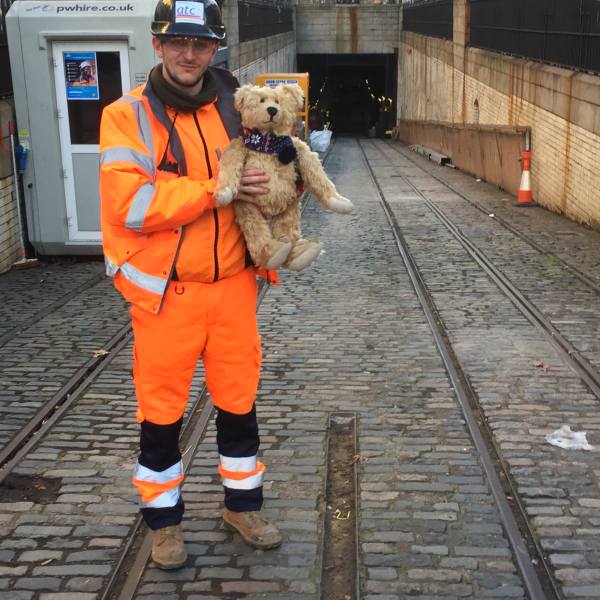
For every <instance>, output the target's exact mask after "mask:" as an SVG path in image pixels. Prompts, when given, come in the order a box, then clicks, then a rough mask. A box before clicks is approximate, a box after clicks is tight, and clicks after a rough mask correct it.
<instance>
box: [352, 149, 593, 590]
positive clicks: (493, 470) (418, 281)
mask: <svg viewBox="0 0 600 600" xmlns="http://www.w3.org/2000/svg"><path fill="white" fill-rule="evenodd" d="M358 144H359V147H360V150H361V152H362V155H363V160H364V162H365V165H366V166H367V170H368V172H369V174H370V176H371V179H372V182H373V184H374V185H375V187H376V189H377V191H378V195H379V201H380V203H381V206H382V209H383V211H384V213H385V215H386V218H387V220H388V223H389V224H390V227H391V230H392V233H393V235H394V238H395V241H396V245H397V247H398V251H399V253H400V256H401V257H402V260H403V262H404V264H405V266H406V269H407V271H408V274H409V277H410V280H411V283H412V285H413V288H414V290H415V293H416V295H417V297H418V299H419V302H420V304H421V307H422V309H423V312H424V314H425V316H426V319H427V322H428V324H429V327H430V329H431V332H432V334H433V337H434V340H435V344H436V346H437V349H438V352H439V354H440V356H441V358H442V360H443V363H444V366H445V368H446V371H447V374H448V377H449V379H450V381H451V383H452V387H453V389H454V391H455V394H456V397H457V399H458V402H459V404H460V407H461V411H462V413H463V416H464V419H465V422H466V425H467V428H468V431H469V434H470V435H471V438H472V440H473V443H474V445H475V447H476V449H477V452H478V453H479V457H480V460H481V464H482V467H483V469H484V472H485V474H486V477H487V479H488V483H489V486H490V490H491V493H492V496H493V498H494V502H495V503H496V506H497V509H498V512H499V515H500V519H501V521H502V524H503V527H504V529H505V532H506V535H507V537H508V540H509V543H510V546H511V548H512V552H513V557H514V560H515V563H516V565H517V568H518V570H519V574H520V576H521V579H522V581H523V584H524V587H525V589H526V591H527V594H528V596H529V598H530V599H531V600H558V599H560V598H562V597H563V596H562V594H561V592H560V586H559V585H558V582H557V581H556V579H555V577H554V574H553V571H552V567H551V565H550V564H549V562H548V561H547V559H546V557H545V555H544V552H543V550H542V548H541V547H540V546H539V544H538V543H537V541H536V538H535V535H534V533H533V527H532V526H531V524H530V522H529V517H528V515H527V513H526V511H525V508H524V507H523V505H522V503H521V502H520V500H519V496H518V493H517V488H516V485H515V484H514V482H513V481H512V478H511V476H510V471H509V469H508V467H507V465H506V463H505V462H504V460H503V459H502V455H501V452H500V450H499V449H498V447H497V445H496V443H495V441H494V435H493V432H492V431H491V429H490V428H489V425H488V424H487V421H486V418H485V415H484V411H483V409H482V407H481V406H480V404H479V401H478V398H477V395H476V394H475V392H474V391H473V389H472V388H471V386H470V384H469V382H468V378H467V377H466V375H465V373H464V371H463V369H462V367H461V364H460V362H459V360H458V358H457V356H456V354H455V352H454V350H453V347H452V344H451V342H450V337H449V333H448V331H447V330H446V328H445V326H444V324H443V321H442V319H441V317H440V315H439V312H438V310H437V307H436V304H435V301H434V299H433V297H432V295H431V294H430V292H429V290H428V288H427V284H426V283H425V280H424V279H423V277H422V275H421V273H420V271H419V268H418V266H417V263H416V261H415V258H414V256H413V254H412V253H411V250H410V247H409V244H408V242H407V241H406V239H405V237H404V235H403V233H402V229H401V227H400V226H399V224H398V222H397V220H396V218H395V216H394V212H393V209H392V207H391V206H390V204H389V202H387V200H386V198H385V194H384V192H383V190H382V188H381V185H380V184H379V181H378V180H377V177H376V176H375V173H374V171H373V169H372V167H371V165H370V163H369V160H368V157H367V155H366V153H365V149H364V146H363V144H362V143H361V142H360V141H358ZM401 177H402V179H403V180H404V181H405V183H407V184H408V185H409V186H410V187H411V188H412V189H413V190H414V191H415V192H416V193H417V194H418V195H419V196H420V197H421V198H422V199H423V201H424V202H425V203H426V205H427V206H428V207H429V208H430V209H431V210H432V211H433V212H434V213H435V214H436V215H437V216H438V218H440V220H441V221H442V222H443V223H444V225H445V226H446V227H447V228H448V229H449V231H450V232H451V233H452V234H453V235H454V237H455V238H456V239H457V240H458V241H459V242H461V244H463V247H465V249H467V250H472V246H473V245H472V244H470V242H469V241H468V239H467V238H466V237H465V236H463V235H462V234H460V233H459V231H458V228H457V227H456V226H453V223H452V221H451V220H450V219H449V218H447V217H446V216H445V215H444V214H443V212H442V211H439V212H438V210H436V209H437V207H436V206H435V205H434V204H433V203H432V202H430V201H429V200H428V199H427V198H425V196H424V195H423V194H422V193H421V192H420V191H419V190H418V189H417V188H416V187H415V186H414V185H413V184H412V183H411V182H410V181H409V180H408V179H407V178H406V177H404V176H401ZM463 242H464V243H463ZM470 253H471V252H470ZM472 256H474V258H475V257H476V258H477V259H478V264H480V265H481V266H482V267H483V266H484V265H485V267H486V272H488V273H489V274H493V275H494V277H493V279H494V281H495V282H496V283H499V282H502V286H500V287H501V289H502V291H503V292H505V293H507V292H508V291H509V290H510V291H512V292H513V294H512V295H511V296H509V297H511V300H513V298H517V299H518V298H519V296H520V294H519V292H518V290H516V289H515V288H514V286H512V284H511V283H510V281H508V280H507V279H506V280H503V279H502V277H501V274H499V272H498V270H497V269H494V267H493V265H491V264H490V261H487V260H486V261H485V262H484V261H483V259H481V257H480V256H479V254H478V253H476V252H475V251H473V254H472ZM480 261H481V262H480ZM488 269H489V271H488ZM511 288H513V289H512V290H511ZM513 302H514V300H513ZM517 306H518V308H520V309H521V306H519V305H517ZM524 308H525V307H524V306H523V310H524ZM524 314H525V315H526V316H527V318H530V317H529V314H528V313H524ZM560 349H561V350H562V351H563V353H565V354H566V357H567V358H568V359H570V358H571V357H570V356H569V354H568V352H567V351H565V350H564V349H563V348H562V346H561V347H560ZM593 383H595V381H593ZM509 498H510V501H509Z"/></svg>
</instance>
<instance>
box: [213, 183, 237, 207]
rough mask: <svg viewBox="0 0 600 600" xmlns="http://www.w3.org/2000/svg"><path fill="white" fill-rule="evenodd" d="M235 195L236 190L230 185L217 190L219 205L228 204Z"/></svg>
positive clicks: (216, 195)
mask: <svg viewBox="0 0 600 600" xmlns="http://www.w3.org/2000/svg"><path fill="white" fill-rule="evenodd" d="M234 196H235V192H234V191H233V190H232V189H231V188H230V187H226V188H225V189H223V190H221V191H220V192H215V200H216V201H217V206H227V205H228V204H229V203H230V202H231V201H232V200H233V197H234Z"/></svg>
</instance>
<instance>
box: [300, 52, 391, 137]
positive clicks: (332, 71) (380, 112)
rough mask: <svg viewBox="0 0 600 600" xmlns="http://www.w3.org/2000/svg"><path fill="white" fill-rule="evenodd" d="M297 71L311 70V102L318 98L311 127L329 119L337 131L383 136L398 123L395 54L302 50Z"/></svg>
mask: <svg viewBox="0 0 600 600" xmlns="http://www.w3.org/2000/svg"><path fill="white" fill-rule="evenodd" d="M297 60H298V71H299V72H308V73H309V83H310V90H309V103H310V106H311V107H314V105H315V103H317V102H318V105H317V111H318V112H319V113H320V114H319V115H318V116H315V114H314V113H315V112H316V111H315V110H314V108H313V109H311V111H310V113H312V117H311V118H309V128H310V129H321V128H322V125H323V124H324V123H326V122H329V123H330V129H331V130H332V131H333V132H334V134H336V135H344V134H346V135H369V134H372V135H373V134H374V135H377V136H379V137H383V136H384V135H385V132H386V131H388V130H390V129H391V128H392V127H393V126H394V124H395V114H396V80H397V74H396V69H397V64H398V61H397V55H396V54H299V55H298V57H297Z"/></svg>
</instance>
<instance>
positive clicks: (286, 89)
mask: <svg viewBox="0 0 600 600" xmlns="http://www.w3.org/2000/svg"><path fill="white" fill-rule="evenodd" d="M234 100H235V108H236V109H237V111H238V112H239V113H240V114H241V116H242V125H243V126H244V127H246V128H248V129H258V130H259V131H261V132H262V133H274V134H276V135H290V134H295V128H296V114H297V113H298V111H300V110H302V108H303V106H304V94H303V92H302V88H301V87H300V86H299V85H298V84H297V83H292V84H284V85H278V86H277V87H274V88H271V87H260V86H258V85H250V84H248V85H243V86H242V87H241V88H239V89H238V90H237V92H236V93H235V96H234Z"/></svg>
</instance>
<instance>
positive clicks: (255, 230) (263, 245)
mask: <svg viewBox="0 0 600 600" xmlns="http://www.w3.org/2000/svg"><path fill="white" fill-rule="evenodd" d="M233 206H234V211H235V220H236V221H237V224H238V225H239V226H240V229H241V230H242V233H243V234H244V238H246V246H247V248H248V252H250V256H251V257H252V261H253V262H254V264H255V265H256V266H257V267H263V268H265V269H278V268H279V267H281V265H282V264H283V263H284V262H285V260H286V258H287V257H288V254H289V253H290V250H291V248H292V243H291V242H290V241H281V240H277V239H275V238H274V237H273V234H272V233H271V228H270V227H269V223H268V221H267V220H266V219H265V217H264V216H263V214H262V213H261V212H260V210H259V209H258V208H257V207H256V206H254V204H250V203H249V202H243V201H241V200H237V201H236V202H235V204H234V205H233Z"/></svg>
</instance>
